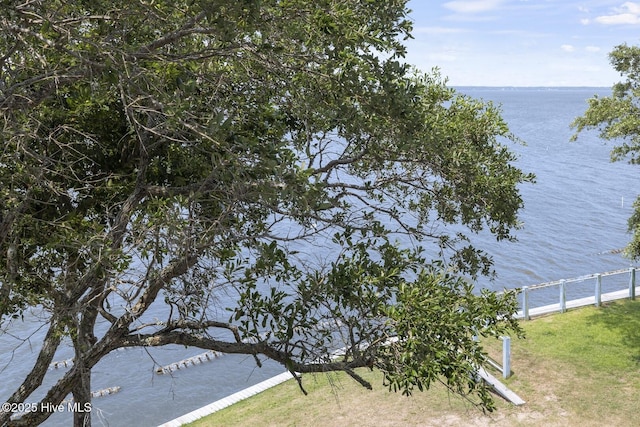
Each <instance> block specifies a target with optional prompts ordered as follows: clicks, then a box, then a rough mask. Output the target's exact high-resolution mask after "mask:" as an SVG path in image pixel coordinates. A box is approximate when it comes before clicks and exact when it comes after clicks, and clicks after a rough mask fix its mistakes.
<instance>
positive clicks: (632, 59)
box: [573, 44, 640, 260]
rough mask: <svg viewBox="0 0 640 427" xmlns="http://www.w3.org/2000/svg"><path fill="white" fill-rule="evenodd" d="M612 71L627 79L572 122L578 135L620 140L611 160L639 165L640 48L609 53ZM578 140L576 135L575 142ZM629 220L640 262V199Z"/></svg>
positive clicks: (630, 253) (634, 251)
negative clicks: (594, 131)
mask: <svg viewBox="0 0 640 427" xmlns="http://www.w3.org/2000/svg"><path fill="white" fill-rule="evenodd" d="M609 59H610V61H611V65H612V66H613V68H614V69H615V70H616V71H618V72H619V73H620V75H621V76H622V77H623V78H624V80H623V81H621V82H618V83H616V84H614V85H613V88H612V94H611V96H605V97H598V96H594V97H593V98H591V99H590V100H589V108H588V109H587V111H586V112H585V113H584V115H583V116H581V117H578V118H577V119H575V121H574V122H573V126H574V127H575V128H576V130H577V132H578V133H579V132H582V131H583V130H585V129H597V130H598V131H599V132H600V137H601V138H602V139H605V140H609V141H611V140H613V141H620V144H619V145H617V146H616V147H614V148H613V150H612V151H611V160H613V161H620V160H625V159H626V160H628V161H629V162H630V163H632V164H638V163H640V103H639V102H638V100H640V46H628V45H626V44H622V45H620V46H616V47H615V48H614V49H613V51H611V53H610V54H609ZM576 138H577V134H576V135H575V136H574V139H576ZM634 209H635V212H634V214H633V215H632V216H631V218H629V231H630V232H631V233H632V235H633V237H632V240H631V242H630V243H629V245H628V247H627V249H626V254H627V255H628V256H630V257H631V258H633V259H636V260H637V259H640V198H639V199H636V201H635V203H634Z"/></svg>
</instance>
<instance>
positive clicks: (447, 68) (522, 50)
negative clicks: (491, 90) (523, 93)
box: [407, 0, 640, 87]
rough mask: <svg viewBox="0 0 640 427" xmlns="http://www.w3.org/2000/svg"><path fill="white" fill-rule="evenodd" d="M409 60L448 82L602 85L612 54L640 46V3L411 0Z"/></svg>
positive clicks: (607, 80) (609, 78) (612, 78)
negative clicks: (623, 47) (624, 45)
mask: <svg viewBox="0 0 640 427" xmlns="http://www.w3.org/2000/svg"><path fill="white" fill-rule="evenodd" d="M408 7H409V8H410V9H411V10H412V11H413V12H412V14H411V17H412V19H413V25H414V29H413V36H414V38H415V39H414V40H410V41H407V47H408V54H407V61H408V62H410V63H412V64H414V65H416V66H417V67H418V68H420V69H422V70H424V71H428V70H430V69H432V68H433V67H438V68H440V71H441V73H442V75H443V76H446V77H448V79H449V81H448V84H449V85H451V86H605V87H610V86H611V85H612V84H613V83H615V82H617V81H619V80H620V76H619V74H618V73H616V72H615V71H613V69H612V68H611V66H610V64H609V59H608V57H607V54H608V53H609V52H610V51H611V50H612V49H613V47H614V46H616V45H619V44H622V43H625V42H626V43H627V44H630V45H637V44H640V1H635V2H630V1H620V0H582V1H573V0H455V1H438V2H434V1H427V0H410V1H409V3H408Z"/></svg>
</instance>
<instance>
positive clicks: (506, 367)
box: [502, 337, 511, 378]
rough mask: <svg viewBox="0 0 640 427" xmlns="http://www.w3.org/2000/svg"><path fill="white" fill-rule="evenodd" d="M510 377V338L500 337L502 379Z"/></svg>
mask: <svg viewBox="0 0 640 427" xmlns="http://www.w3.org/2000/svg"><path fill="white" fill-rule="evenodd" d="M510 376H511V337H502V377H503V378H509V377H510Z"/></svg>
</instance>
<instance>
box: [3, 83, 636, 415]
mask: <svg viewBox="0 0 640 427" xmlns="http://www.w3.org/2000/svg"><path fill="white" fill-rule="evenodd" d="M459 90H460V92H462V93H465V94H468V95H470V96H472V97H475V98H482V99H485V100H491V101H493V102H495V103H498V104H501V105H502V111H503V117H504V118H505V120H506V121H507V123H508V124H509V126H510V128H511V130H512V131H513V132H514V133H515V134H516V135H517V136H518V137H520V138H522V140H524V141H525V142H526V145H523V146H519V145H515V146H513V147H512V149H513V150H514V151H515V152H517V153H518V155H519V156H520V159H519V160H518V162H517V165H518V166H519V167H520V168H522V169H523V170H525V171H527V172H533V173H535V174H536V175H537V183H536V184H533V185H529V184H527V185H523V186H522V188H521V190H522V194H523V197H524V200H525V209H524V211H523V212H522V216H521V218H522V221H523V223H524V224H523V225H524V227H523V228H522V229H521V230H519V231H518V233H517V236H518V242H515V243H507V242H500V243H497V242H495V241H494V240H492V239H490V238H487V236H484V235H481V236H477V239H475V243H477V244H478V245H480V246H481V247H483V248H484V249H486V250H487V251H488V252H489V253H490V254H492V255H493V256H494V259H495V268H496V271H497V273H498V276H497V278H496V279H495V280H493V281H489V280H488V279H480V280H479V281H478V286H479V287H488V288H491V289H495V290H499V289H502V288H515V287H521V286H524V285H532V284H536V283H539V282H544V281H549V280H555V279H562V278H570V277H576V276H580V275H583V274H588V273H595V272H603V271H609V270H615V269H620V268H625V267H628V266H629V265H630V262H629V260H627V259H624V258H623V257H622V256H621V255H619V254H612V253H611V252H610V251H612V250H616V249H620V248H622V247H624V246H625V245H626V243H627V241H628V240H629V237H630V236H629V235H628V234H627V233H626V228H627V219H628V218H629V216H630V215H631V213H632V203H633V201H634V200H635V198H636V196H637V191H638V187H637V182H638V181H637V176H638V173H639V172H640V167H639V166H631V165H628V164H626V163H611V162H610V161H609V152H610V150H611V148H612V146H611V145H610V144H609V145H606V144H604V143H603V142H602V141H600V140H599V139H598V138H597V135H596V134H595V133H585V134H584V135H582V136H581V138H580V139H579V140H578V142H573V143H571V142H569V139H570V137H571V135H572V130H571V129H570V127H569V124H570V123H571V121H572V120H573V119H574V118H575V117H577V116H579V115H581V114H582V113H583V112H584V111H585V109H586V108H587V99H588V98H589V97H591V96H593V95H594V94H596V93H597V94H600V95H608V94H609V90H608V89H594V88H552V89H547V88H527V89H522V88H459ZM589 290H591V286H590V287H589ZM554 297H555V296H554ZM38 325H39V323H38V322H37V321H36V320H35V319H27V320H26V321H25V322H24V323H21V324H15V325H13V327H12V328H11V330H9V331H7V332H5V333H0V378H2V381H1V382H0V401H3V402H4V401H5V399H6V398H7V397H8V396H9V394H10V393H11V392H13V391H14V389H15V388H16V387H17V385H18V384H19V381H22V380H23V379H24V377H25V375H26V373H27V372H28V371H29V369H30V367H31V366H32V364H33V361H34V360H35V357H36V355H37V351H38V350H39V348H38V345H39V342H40V341H39V339H38V337H41V336H42V333H43V331H42V330H38V329H37V328H38ZM27 332H29V333H33V336H32V339H30V340H27V341H24V342H22V343H21V344H20V345H18V344H19V340H18V339H17V338H16V337H22V338H24V336H25V333H27ZM199 353H202V351H201V350H198V349H185V348H182V347H178V346H169V347H166V348H162V349H132V350H125V351H116V352H113V353H112V354H110V355H109V356H108V357H106V358H105V359H104V360H103V361H102V362H100V364H98V365H97V366H96V367H95V369H94V371H93V373H94V376H93V389H100V388H106V387H121V390H120V392H119V393H117V394H114V395H111V396H107V397H103V398H96V399H94V401H93V412H94V425H96V426H100V425H105V426H115V427H120V426H131V425H136V426H156V425H158V424H161V423H163V422H165V421H168V420H170V419H173V418H175V417H178V416H180V415H182V414H185V413H187V412H190V411H192V410H194V409H196V408H199V407H201V406H204V405H206V404H208V403H210V402H212V401H214V400H217V399H220V398H222V397H225V396H227V395H229V394H231V393H234V392H236V391H239V390H241V389H243V388H246V387H249V386H251V385H253V384H256V383H258V382H260V381H262V380H264V379H266V378H268V377H271V376H273V375H276V374H279V373H281V372H282V371H283V368H282V367H281V366H279V365H276V364H274V363H266V364H265V366H264V367H263V368H261V369H259V368H256V366H255V363H254V361H253V359H252V358H250V357H244V356H222V357H220V358H219V359H216V360H214V361H211V362H206V363H203V364H201V365H198V366H194V367H190V368H188V369H182V370H179V371H175V372H173V373H172V374H171V375H156V374H155V373H154V368H155V367H157V365H165V364H169V363H172V362H176V361H179V360H181V359H184V358H187V357H190V356H194V355H196V354H199ZM71 355H72V351H71V348H69V347H65V348H62V349H61V350H60V352H59V356H58V355H57V357H56V360H64V359H66V358H69V357H71ZM62 373H63V372H57V371H55V370H52V371H51V375H50V376H49V377H48V378H47V381H46V382H45V385H44V388H43V393H44V390H45V388H47V387H48V386H50V385H51V384H53V383H54V382H55V380H56V379H57V378H59V377H60V376H61V375H62ZM34 403H35V401H34ZM69 423H70V417H69V414H65V413H62V414H56V415H54V416H53V417H51V418H50V419H49V420H48V421H47V422H46V423H45V425H48V426H63V425H65V426H66V425H69Z"/></svg>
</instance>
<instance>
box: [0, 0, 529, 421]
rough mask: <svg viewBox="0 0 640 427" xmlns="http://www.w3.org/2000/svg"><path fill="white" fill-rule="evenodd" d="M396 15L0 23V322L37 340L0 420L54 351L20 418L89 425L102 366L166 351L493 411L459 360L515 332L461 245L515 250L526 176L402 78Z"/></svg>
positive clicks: (195, 10)
mask: <svg viewBox="0 0 640 427" xmlns="http://www.w3.org/2000/svg"><path fill="white" fill-rule="evenodd" d="M405 3H406V1H403V0H387V1H369V0H318V1H313V2H310V1H306V0H304V1H303V0H262V1H255V0H239V1H223V0H134V1H128V2H118V1H109V0H87V1H83V0H78V1H72V2H68V1H62V0H9V1H7V2H4V3H3V6H2V8H0V28H1V30H2V31H1V32H0V114H1V115H2V119H1V120H2V122H1V128H0V138H1V141H2V146H1V148H0V194H1V197H0V253H2V257H3V262H1V263H0V315H1V322H2V326H3V328H4V327H10V323H11V322H19V321H20V318H21V316H22V315H23V314H24V312H25V311H26V310H29V309H30V308H31V307H38V308H40V309H41V310H42V311H43V313H45V319H43V322H46V328H47V333H46V335H45V336H44V339H43V342H42V343H41V344H40V347H39V348H38V351H39V354H38V357H37V360H36V362H35V365H34V366H33V368H32V370H31V372H30V373H29V375H27V376H26V377H25V378H24V382H23V383H22V384H19V385H18V386H17V387H16V388H15V392H14V393H13V394H12V395H11V397H10V398H9V399H8V402H14V403H15V402H25V401H29V399H30V396H31V395H32V393H33V392H34V390H35V389H36V388H37V387H38V386H39V385H40V384H41V383H42V381H43V378H44V377H45V375H46V374H47V367H48V365H49V364H50V363H51V361H52V359H53V357H54V354H55V352H56V349H57V348H58V347H59V346H60V345H61V343H62V342H65V341H68V342H71V344H72V346H73V349H74V354H75V355H74V364H73V366H72V367H71V368H70V369H69V370H68V371H67V372H66V373H65V374H64V375H63V376H62V378H61V379H60V380H59V381H57V382H56V383H55V385H54V386H53V387H51V388H50V389H49V390H48V391H47V392H46V395H45V396H44V398H43V399H42V402H46V403H51V404H57V403H59V402H61V401H62V400H63V399H65V398H66V397H67V396H68V395H69V394H71V395H72V397H73V399H75V401H76V402H77V403H79V404H81V405H82V404H84V403H86V402H89V401H90V399H91V396H90V391H91V370H92V367H93V366H95V365H96V363H98V362H99V361H100V360H101V359H102V358H103V357H104V356H105V355H107V354H108V353H110V352H112V351H114V350H116V349H118V348H123V347H133V346H162V345H166V344H182V345H186V346H193V347H198V348H202V349H211V350H216V351H219V352H224V353H239V354H247V355H253V356H254V357H255V360H256V362H257V363H258V364H260V361H261V360H264V359H265V358H268V359H272V360H275V361H277V362H279V363H281V364H282V365H283V366H285V367H286V368H287V369H289V370H290V371H291V372H292V373H305V372H321V371H330V370H341V371H346V372H348V373H349V374H350V375H351V376H353V378H354V379H356V380H357V381H360V382H361V383H362V384H363V385H365V386H370V385H369V384H367V383H366V382H365V381H364V380H362V379H361V378H360V377H359V376H358V375H357V373H356V372H355V371H354V369H355V368H358V367H377V368H379V369H382V370H383V371H384V373H385V383H386V385H387V386H388V387H389V388H390V389H392V390H402V391H403V392H405V393H410V392H411V391H412V390H413V388H414V387H417V388H419V389H421V390H422V389H423V388H426V387H429V385H430V384H431V383H432V382H434V381H441V382H443V383H445V384H446V385H447V386H448V387H450V389H451V390H453V391H454V392H456V393H459V394H462V395H464V396H469V397H470V398H474V397H475V398H479V400H476V401H477V402H478V404H479V405H481V406H484V407H488V408H491V399H490V397H489V395H488V394H487V390H486V388H485V386H484V385H483V384H481V383H478V382H476V380H475V375H474V373H475V370H476V369H477V366H478V365H479V364H480V363H482V357H483V355H482V348H481V347H480V345H479V343H478V342H477V341H475V340H474V336H476V335H483V336H494V335H498V334H501V333H504V332H505V331H506V330H508V329H511V330H515V331H516V332H519V329H518V326H517V323H516V322H515V321H514V320H513V318H512V316H511V315H512V314H513V313H514V311H515V310H516V303H515V299H514V296H513V294H511V293H506V294H503V295H501V296H498V295H495V294H492V293H489V292H475V291H474V290H473V286H472V284H471V283H470V282H468V281H467V279H465V278H473V277H475V276H476V275H477V274H490V273H491V259H490V257H489V256H488V254H485V253H483V252H482V251H480V250H477V249H476V248H474V247H473V246H471V245H470V244H469V242H468V235H469V234H473V233H477V232H479V231H481V230H488V231H489V232H490V233H492V234H493V235H495V237H496V238H497V239H513V230H514V229H515V228H517V226H518V217H517V213H518V210H519V209H520V208H521V207H522V199H521V197H520V195H519V192H518V189H517V187H518V185H519V184H521V183H522V182H526V181H529V180H531V176H529V175H527V174H524V173H523V172H521V171H520V170H518V169H517V168H516V167H514V166H513V165H512V162H513V160H514V155H513V154H512V153H511V152H510V151H509V150H508V148H507V147H506V146H505V145H504V143H506V142H508V141H513V140H514V139H515V138H513V137H512V135H511V134H510V132H509V130H508V128H507V126H506V124H505V123H504V122H503V120H502V119H501V117H500V115H499V111H498V109H497V108H495V107H494V106H493V105H491V104H487V103H484V102H481V101H478V100H473V99H470V98H468V97H465V96H462V95H460V94H458V93H456V92H455V91H454V90H452V89H450V88H448V87H447V86H446V85H445V81H443V79H441V78H440V77H439V76H438V74H437V72H435V71H434V72H431V73H428V74H423V73H420V72H418V71H416V70H414V69H412V68H411V67H409V66H408V65H406V64H405V63H404V61H403V55H404V53H405V48H404V46H403V44H402V43H403V40H405V39H406V38H407V37H410V30H411V23H410V20H409V18H408V11H407V9H406V6H405ZM398 241H399V242H401V243H400V244H398V243H397V242H398ZM320 248H322V250H321V249H320ZM318 254H324V255H323V256H319V255H318ZM223 295H224V296H225V298H226V299H224V300H223V299H221V298H222V297H221V296H223ZM229 300H231V303H229ZM221 301H224V302H221ZM221 305H223V306H224V307H222V308H226V309H227V310H221V309H220V308H221V307H220V306H221ZM156 306H160V307H162V308H160V309H158V308H155V309H154V310H159V311H156V312H161V313H164V318H163V319H161V321H150V320H149V319H148V316H147V317H145V313H148V312H149V310H150V309H152V307H156ZM104 321H106V322H108V328H106V330H102V329H97V328H96V324H97V323H99V322H104ZM222 332H225V333H226V335H225V334H223V333H222ZM225 336H226V337H227V338H226V339H225V338H221V337H225ZM340 348H341V349H342V351H341V352H338V353H336V351H335V350H336V349H340ZM296 375H297V374H296ZM301 385H302V386H303V384H301ZM49 415H50V414H49V413H47V412H46V411H39V412H33V413H29V414H26V415H24V416H22V417H21V418H19V419H13V420H11V419H10V416H11V413H8V412H2V413H0V424H5V423H8V424H9V425H30V426H31V425H35V424H39V423H41V422H43V421H44V420H46V419H47V417H48V416H49ZM90 422H91V420H90V416H89V415H88V414H85V413H77V414H75V423H76V425H89V424H90Z"/></svg>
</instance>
